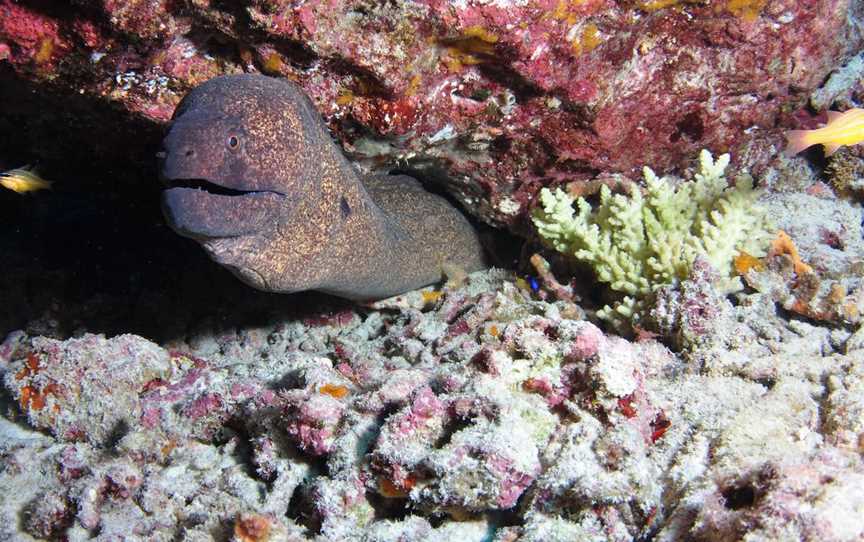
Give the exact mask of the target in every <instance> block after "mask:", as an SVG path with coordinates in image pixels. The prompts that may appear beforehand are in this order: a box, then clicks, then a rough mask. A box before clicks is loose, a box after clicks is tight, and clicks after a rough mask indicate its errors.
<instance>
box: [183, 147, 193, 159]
mask: <svg viewBox="0 0 864 542" xmlns="http://www.w3.org/2000/svg"><path fill="white" fill-rule="evenodd" d="M193 154H195V151H193V150H192V149H186V154H185V156H186V157H187V158H188V157H190V156H192V155H193Z"/></svg>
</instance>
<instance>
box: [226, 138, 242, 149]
mask: <svg viewBox="0 0 864 542" xmlns="http://www.w3.org/2000/svg"><path fill="white" fill-rule="evenodd" d="M227 143H228V147H229V148H231V149H236V148H237V147H239V146H240V138H238V137H237V136H233V135H232V136H230V137H228V141H227Z"/></svg>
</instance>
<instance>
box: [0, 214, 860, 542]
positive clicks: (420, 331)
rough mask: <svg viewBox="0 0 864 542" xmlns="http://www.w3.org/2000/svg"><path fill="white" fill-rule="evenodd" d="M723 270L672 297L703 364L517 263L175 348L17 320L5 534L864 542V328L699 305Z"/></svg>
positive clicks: (1, 367) (705, 268)
mask: <svg viewBox="0 0 864 542" xmlns="http://www.w3.org/2000/svg"><path fill="white" fill-rule="evenodd" d="M831 212H836V208H833V209H832V210H831ZM858 212H859V214H860V210H859V211H858ZM859 228H860V225H859ZM858 235H859V236H860V229H859V232H858ZM800 244H801V245H802V247H807V250H809V246H808V243H807V240H806V239H802V240H801V241H800ZM847 249H854V252H849V253H848V254H847V255H846V256H845V257H848V258H850V259H854V258H856V257H857V258H860V256H861V254H862V253H864V251H861V250H859V249H860V247H857V246H854V247H853V246H850V247H847ZM712 274H715V275H716V271H714V270H713V267H712V266H710V265H709V264H708V263H707V262H706V261H705V260H703V259H701V258H697V259H696V260H695V261H694V265H693V266H692V271H691V277H690V278H689V279H686V280H685V281H684V284H683V286H682V288H681V289H680V292H681V295H682V296H683V297H682V298H681V300H679V301H678V302H679V303H680V304H681V305H683V306H686V305H693V307H691V309H690V310H693V313H692V314H691V316H690V317H688V318H686V319H682V320H678V322H679V323H678V324H676V325H678V326H679V327H680V328H686V330H687V333H688V337H690V339H688V340H691V339H692V340H691V345H692V348H693V349H694V350H695V352H694V353H693V355H691V356H690V358H689V361H687V360H685V359H684V358H682V357H680V356H678V355H675V354H673V353H672V352H671V351H670V350H668V349H667V348H666V347H664V346H663V345H661V344H660V343H658V342H657V341H655V340H651V339H645V338H643V339H642V340H640V341H638V342H629V341H627V340H624V339H622V338H620V337H614V336H607V335H604V334H603V332H602V331H601V330H600V329H599V328H597V327H596V326H594V325H593V324H591V323H589V322H586V321H580V320H575V319H573V318H572V317H571V316H567V314H568V312H567V311H568V310H569V307H568V305H569V304H570V302H567V301H556V302H552V303H550V302H547V301H541V300H537V299H535V298H534V294H533V292H532V290H531V289H530V288H528V289H526V288H522V287H520V286H518V285H517V284H516V281H515V280H514V279H515V278H514V277H513V276H512V275H511V274H510V273H508V272H504V271H486V272H482V273H475V274H473V275H470V276H469V277H467V279H466V281H465V282H464V284H463V285H461V286H458V287H456V286H454V287H451V288H448V289H445V290H442V291H440V292H431V293H430V292H429V291H426V292H412V293H411V294H408V295H406V296H401V297H400V298H397V299H394V300H391V301H389V302H388V303H387V304H389V308H383V305H385V304H382V308H380V309H372V308H368V309H354V310H340V311H338V312H333V313H329V314H321V315H320V316H314V317H307V318H305V319H287V320H279V319H276V320H273V321H270V322H267V323H265V324H263V325H262V326H259V327H247V328H245V329H238V330H234V331H230V332H225V331H220V332H212V333H210V334H208V333H207V332H206V328H205V329H202V330H201V331H199V332H198V333H196V334H195V336H194V337H193V338H190V339H189V340H186V339H176V340H174V341H172V342H171V344H170V345H166V346H167V348H163V347H160V346H158V345H156V344H154V343H152V342H150V341H147V340H145V339H143V338H140V337H137V336H133V335H121V336H117V337H114V338H111V339H106V338H104V337H101V336H97V335H89V334H85V335H83V336H81V337H80V338H73V339H69V340H64V341H61V340H55V339H48V338H44V337H38V336H29V335H27V334H26V333H24V332H15V333H12V334H10V335H9V336H8V337H7V338H6V340H5V341H4V342H3V344H2V347H0V371H2V373H3V381H4V383H5V388H6V390H7V391H8V393H9V394H10V396H9V399H10V400H12V401H14V405H12V404H10V405H8V406H9V408H11V409H12V410H13V411H14V412H17V413H18V414H19V415H20V419H19V420H18V422H16V421H15V420H14V418H10V417H8V416H4V417H2V418H0V434H2V439H0V465H2V468H0V492H2V494H3V495H5V496H6V497H5V498H4V499H3V500H2V501H0V537H2V538H6V539H15V540H33V539H44V538H60V537H66V538H68V539H75V540H77V539H87V538H88V537H91V536H96V533H98V536H97V538H98V539H107V538H110V537H112V536H121V535H122V536H126V537H128V538H129V539H133V540H139V539H140V540H172V539H176V538H177V537H182V538H186V539H193V540H211V539H213V538H215V539H229V538H230V539H233V540H296V541H302V540H394V541H395V540H416V541H420V540H441V541H444V540H451V539H459V540H467V541H471V540H476V541H478V542H479V541H480V540H489V539H490V538H489V537H490V536H491V537H492V538H491V539H494V540H513V539H516V538H518V539H520V540H526V541H534V540H536V541H541V540H542V541H548V540H561V541H564V540H574V539H603V540H621V541H624V540H633V539H636V538H640V537H654V538H655V539H659V540H670V541H671V540H681V539H684V538H687V537H691V536H700V537H701V538H703V539H705V540H727V539H731V538H740V537H744V536H754V537H761V538H764V539H778V538H782V537H783V536H791V537H795V538H796V539H802V540H816V539H820V540H838V541H839V540H850V539H854V538H856V537H860V536H862V535H864V530H862V525H861V524H860V522H859V523H856V522H853V521H850V520H849V519H847V516H846V515H844V514H836V513H835V512H836V510H837V509H838V507H839V509H842V510H845V511H846V512H845V513H846V514H848V515H849V516H848V517H857V516H860V513H861V512H862V511H864V495H862V494H861V493H860V487H861V484H860V480H862V479H864V463H862V460H861V455H860V453H861V439H862V431H864V429H862V427H861V423H860V416H857V415H855V413H856V412H857V413H860V412H862V411H864V403H862V396H861V394H860V393H858V391H857V390H860V388H861V386H862V378H864V377H862V375H864V349H862V348H861V345H864V340H860V339H855V338H854V336H853V335H852V333H851V332H849V331H845V332H844V331H843V330H841V329H837V330H833V331H831V330H829V329H826V328H820V327H817V326H815V325H812V324H808V323H806V322H801V321H798V322H795V321H792V322H789V321H787V320H786V319H784V318H782V317H781V316H780V315H779V314H778V313H777V307H776V305H775V304H774V302H773V300H772V299H771V298H770V297H769V296H767V295H765V294H761V293H758V292H757V293H751V294H745V293H741V294H738V296H739V298H740V299H739V303H738V304H737V305H736V306H733V305H732V304H730V303H729V302H728V301H727V300H726V299H725V297H722V296H721V297H720V298H719V299H721V300H722V302H721V303H720V304H719V305H718V306H717V307H715V308H714V309H713V310H703V311H701V312H699V311H698V309H697V308H695V307H696V305H698V304H699V303H702V306H703V307H704V308H710V307H711V306H712V305H713V300H712V298H711V297H710V295H709V294H710V292H709V291H708V290H706V288H707V287H709V286H712V285H714V284H716V283H717V282H716V277H714V276H712ZM715 295H716V292H715ZM706 296H707V297H706ZM658 310H659V309H658ZM698 334H701V336H702V339H703V340H695V339H693V338H694V337H695V336H696V335H698ZM855 345H858V346H855ZM694 360H698V363H694ZM820 397H822V398H823V399H819V398H820ZM817 401H823V404H824V408H825V411H824V412H821V413H820V409H821V407H820V406H819V403H818V402H817ZM25 421H26V423H27V424H28V425H29V426H31V427H30V428H28V427H25V426H24V425H23V424H22V423H20V422H25ZM37 430H38V431H37ZM40 431H41V432H40Z"/></svg>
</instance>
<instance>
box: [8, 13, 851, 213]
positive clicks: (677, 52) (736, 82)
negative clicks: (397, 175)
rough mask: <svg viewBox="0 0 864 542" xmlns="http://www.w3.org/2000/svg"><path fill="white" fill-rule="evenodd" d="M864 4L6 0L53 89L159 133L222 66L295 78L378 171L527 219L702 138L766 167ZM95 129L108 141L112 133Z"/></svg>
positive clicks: (29, 74)
mask: <svg viewBox="0 0 864 542" xmlns="http://www.w3.org/2000/svg"><path fill="white" fill-rule="evenodd" d="M859 11H860V7H857V6H856V2H853V1H850V0H813V1H807V2H800V1H797V0H778V1H772V2H765V1H764V0H747V1H742V0H722V1H715V2H708V3H699V2H683V1H678V0H662V1H660V0H651V1H648V0H639V1H635V0H634V1H628V2H613V1H610V0H586V1H580V2H564V1H560V2H559V1H557V0H536V1H529V2H521V1H520V2H515V1H514V2H495V3H488V2H474V1H472V2H458V3H454V2H442V1H432V0H429V1H422V2H409V1H397V2H386V3H379V2H362V1H334V2H318V1H311V2H303V3H300V4H298V3H292V2H285V1H279V0H269V1H264V0H245V1H242V2H221V3H220V2H205V1H198V0H187V1H155V2H141V1H135V2H115V1H111V0H105V1H96V0H80V1H78V2H75V3H74V5H73V6H68V5H60V4H58V3H56V2H49V1H37V0H34V1H30V2H23V3H22V2H15V1H13V0H0V64H6V65H7V69H10V70H11V77H13V81H14V80H15V79H17V80H19V81H21V80H27V81H31V82H35V83H36V85H35V88H36V89H37V92H44V93H47V94H50V95H52V96H54V97H57V96H59V97H61V98H62V96H64V95H65V96H71V95H78V96H83V97H87V98H92V99H93V102H94V105H96V106H97V107H98V106H99V104H102V105H103V106H104V105H105V104H115V105H119V106H120V109H121V110H123V111H125V112H127V113H130V118H132V119H136V120H137V121H138V122H140V121H141V120H143V121H150V122H151V123H159V124H161V123H164V122H166V121H167V120H168V119H169V118H170V116H171V113H172V111H173V109H174V106H175V105H176V104H177V102H178V101H179V99H180V98H181V97H182V96H183V95H184V94H185V92H187V91H188V90H189V89H190V88H192V87H194V86H195V85H197V84H199V83H200V82H202V81H204V80H207V79H209V78H211V77H213V76H215V75H219V74H223V73H237V72H243V71H261V72H264V73H267V74H271V75H278V76H282V77H287V78H290V79H292V80H295V81H297V82H298V83H300V84H301V85H302V86H303V87H304V88H305V90H306V91H307V92H308V94H309V95H310V96H311V97H312V99H313V101H314V102H315V103H316V105H317V107H318V108H319V109H320V110H321V112H322V113H323V114H324V115H325V117H326V118H327V119H328V121H329V122H330V126H331V128H332V129H333V131H334V133H335V134H336V135H337V136H338V137H339V138H340V139H341V140H342V142H343V144H344V146H345V147H346V149H347V150H348V151H349V152H350V153H352V154H353V155H354V157H355V158H358V159H361V160H362V161H363V162H364V163H365V164H366V166H367V167H369V168H375V169H392V168H394V167H397V168H402V169H406V170H415V171H416V170H423V172H424V173H425V174H426V176H427V177H429V178H438V179H441V180H442V182H445V183H447V184H448V185H449V189H450V191H451V192H452V193H454V194H455V195H456V196H457V197H458V198H459V199H460V200H461V201H462V203H463V204H465V205H466V206H467V207H468V208H469V209H471V210H472V211H473V212H474V214H476V215H477V216H479V217H481V218H483V219H484V220H486V221H489V222H491V223H497V224H507V225H509V226H510V227H511V228H515V229H517V230H518V229H520V228H521V227H522V226H523V225H524V224H523V223H522V222H521V219H522V218H523V217H524V216H525V211H526V205H527V203H528V202H529V201H530V200H531V199H532V198H533V196H534V194H536V192H537V190H539V188H540V187H541V186H543V185H548V184H549V183H551V182H555V181H562V180H568V181H570V180H579V179H588V178H592V177H595V176H597V175H601V174H606V173H614V172H623V173H630V172H632V171H633V170H634V169H635V168H638V167H641V166H642V165H644V164H651V165H652V167H654V168H655V169H657V170H658V171H665V170H668V169H670V168H673V167H675V166H678V165H681V164H682V162H683V161H685V160H688V159H690V157H692V156H694V155H695V153H696V152H697V151H698V150H700V149H702V148H709V149H711V150H712V151H714V152H715V153H720V152H725V151H732V152H733V162H736V163H739V164H740V165H742V166H745V167H746V166H753V165H758V164H763V163H765V162H767V161H768V160H770V158H771V153H772V152H773V150H776V147H774V146H773V145H775V144H777V143H779V141H780V140H779V137H778V131H777V126H778V124H782V123H783V122H785V120H784V119H788V114H789V113H791V112H792V111H793V110H795V109H797V108H798V107H800V106H801V105H803V102H804V100H805V99H806V97H807V95H808V94H809V92H810V91H812V90H813V89H814V88H815V87H816V86H817V85H819V84H820V83H821V82H822V81H823V80H824V79H825V78H826V76H827V75H828V74H829V72H830V71H831V70H832V69H833V68H834V67H835V66H836V65H837V64H838V63H839V62H841V61H842V60H843V59H844V58H847V57H848V56H849V55H850V54H852V53H853V52H854V51H856V50H857V49H858V48H860V46H861V43H862V34H864V32H862V31H861V25H862V23H861V19H860V16H861V14H860V13H859ZM4 79H5V78H4ZM4 84H5V83H4ZM10 101H11V102H12V103H14V102H15V101H16V100H7V103H6V104H3V105H2V106H0V107H3V108H10V107H12V105H9V102H10ZM61 101H62V100H61ZM55 102H56V98H55ZM123 122H131V121H126V120H124V121H123ZM73 124H74V122H73ZM94 124H96V123H94ZM118 131H120V132H123V129H122V127H121V128H118ZM148 135H149V134H148ZM30 137H32V138H33V139H34V142H36V143H37V144H36V145H35V147H36V148H39V147H40V146H42V145H44V143H45V140H44V138H43V139H40V138H38V137H34V136H32V135H31V136H30ZM81 137H82V138H83V140H81V143H83V144H84V145H83V147H85V148H88V147H89V146H90V145H91V144H92V145H93V146H94V147H95V148H101V147H104V146H105V141H106V138H105V137H104V133H103V130H95V131H94V132H93V135H92V136H88V135H87V132H82V134H81ZM90 137H92V138H93V141H90V140H89V138H90ZM151 137H152V136H151ZM108 139H109V140H110V138H108ZM146 142H149V144H150V145H152V144H154V143H155V142H156V141H155V140H150V139H147V140H146ZM737 151H742V152H740V155H741V156H740V157H739V156H737V154H738V152H737ZM46 152H50V150H49V151H46ZM108 155H109V156H110V155H111V154H110V153H109V154H108ZM442 174H446V175H442ZM445 178H446V180H444V179H445Z"/></svg>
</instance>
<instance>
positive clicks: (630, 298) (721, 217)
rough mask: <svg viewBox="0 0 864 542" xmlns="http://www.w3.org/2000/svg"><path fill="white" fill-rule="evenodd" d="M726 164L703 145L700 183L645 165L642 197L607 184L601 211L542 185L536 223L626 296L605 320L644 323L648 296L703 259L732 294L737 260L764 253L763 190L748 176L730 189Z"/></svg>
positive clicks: (723, 289)
mask: <svg viewBox="0 0 864 542" xmlns="http://www.w3.org/2000/svg"><path fill="white" fill-rule="evenodd" d="M728 164H729V155H728V154H724V155H723V156H721V157H720V158H718V159H717V161H716V162H715V161H714V159H713V157H712V156H711V154H710V153H709V152H708V151H704V150H703V151H702V153H701V154H700V157H699V170H698V172H697V173H696V176H695V177H696V180H695V182H693V183H683V184H681V185H680V186H678V187H677V188H676V187H673V186H672V185H671V184H670V183H671V180H669V179H661V178H658V177H657V176H656V175H655V174H654V172H653V171H652V170H651V169H650V168H648V167H645V169H644V175H645V184H646V194H645V196H644V197H643V195H642V192H641V189H640V188H639V187H638V186H636V185H631V187H630V195H629V197H627V196H624V195H621V194H617V195H614V196H613V195H612V192H611V190H610V189H609V187H608V186H606V185H603V186H601V188H600V203H599V206H598V207H597V208H596V209H592V207H591V204H590V203H588V201H587V200H586V199H585V198H582V197H580V198H579V199H578V200H575V199H574V198H573V197H572V196H570V195H569V194H567V193H566V192H565V191H563V190H561V189H560V188H559V189H556V190H555V191H554V192H553V191H551V190H549V189H547V188H544V189H543V190H542V191H541V192H540V201H541V203H542V206H540V207H538V208H537V209H536V210H535V212H534V215H533V220H534V225H535V226H536V227H537V232H538V233H539V234H540V237H541V238H542V239H543V240H545V241H546V242H548V243H549V244H550V245H551V246H552V247H553V248H555V249H556V250H558V251H559V252H563V253H564V254H567V255H570V256H572V257H574V258H575V259H576V260H578V261H580V262H584V263H586V264H588V265H590V266H591V268H592V269H593V270H594V272H595V274H596V276H597V280H599V281H600V282H602V283H606V284H608V285H609V288H610V289H611V290H613V291H615V292H618V293H619V294H620V295H621V297H620V299H619V300H616V301H615V302H614V303H613V304H612V305H611V306H609V305H607V306H606V307H604V308H603V309H601V310H600V311H598V312H597V315H598V316H599V317H600V318H603V319H604V320H608V321H610V322H612V323H613V324H614V325H616V326H618V327H619V328H620V327H623V326H624V325H629V326H640V325H642V320H643V318H644V316H645V315H644V312H645V310H646V309H647V308H648V304H647V302H648V298H649V297H650V296H651V295H652V294H653V293H654V292H656V291H657V290H658V289H660V288H661V287H664V286H674V285H676V284H677V283H678V282H679V281H682V280H684V279H686V278H687V277H688V276H689V275H690V273H691V270H692V269H693V266H694V262H695V260H696V259H697V258H702V259H704V261H705V263H704V264H703V265H710V266H712V267H713V268H714V269H716V270H717V272H718V273H719V277H718V279H722V282H720V281H719V280H718V284H717V287H718V289H719V290H720V291H721V293H729V292H733V291H736V290H739V289H740V288H741V283H740V281H739V280H738V278H737V277H735V276H733V274H734V269H733V258H734V257H735V256H736V255H737V254H738V253H739V252H748V253H762V252H763V248H764V247H763V246H762V244H763V243H764V242H765V239H766V236H767V234H768V225H767V222H766V219H765V216H764V212H763V211H762V210H761V209H760V208H759V207H758V206H757V205H755V203H756V199H757V197H758V192H756V191H754V190H753V181H752V179H751V178H750V177H747V176H742V177H739V178H738V179H737V181H736V183H735V185H734V186H733V187H727V181H726V177H725V175H724V173H725V170H726V166H728ZM574 200H575V203H576V205H577V210H576V212H574V208H573V204H574Z"/></svg>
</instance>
